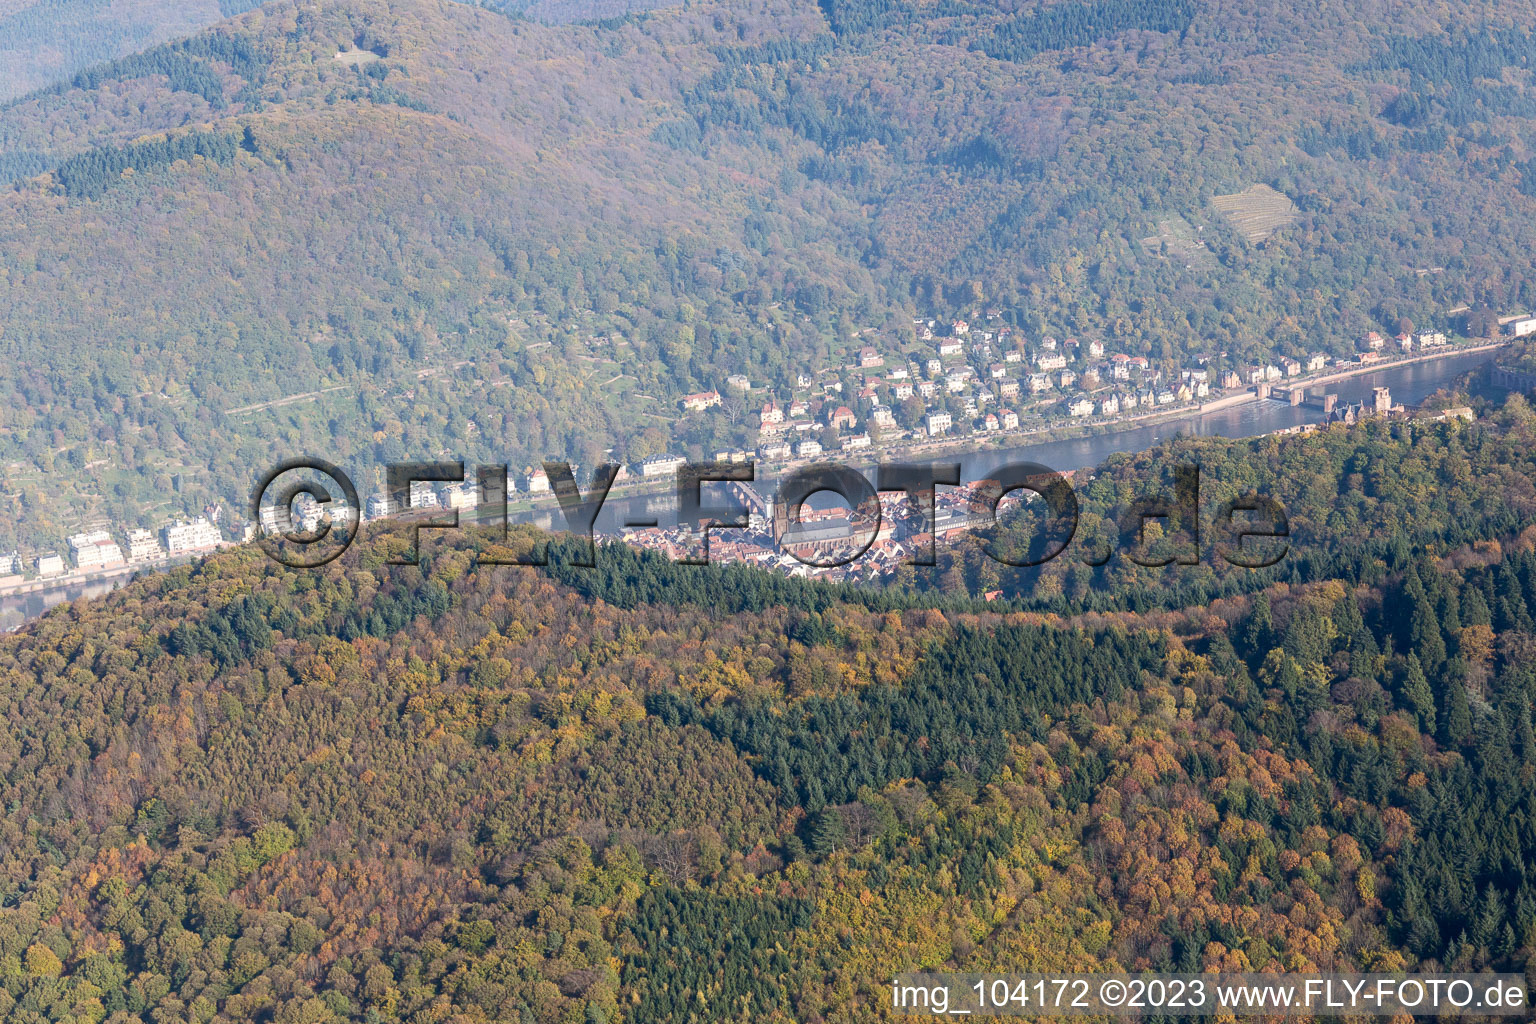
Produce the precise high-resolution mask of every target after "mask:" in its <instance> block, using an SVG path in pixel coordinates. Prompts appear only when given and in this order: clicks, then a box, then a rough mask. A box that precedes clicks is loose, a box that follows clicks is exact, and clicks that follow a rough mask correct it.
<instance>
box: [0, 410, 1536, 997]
mask: <svg viewBox="0 0 1536 1024" xmlns="http://www.w3.org/2000/svg"><path fill="white" fill-rule="evenodd" d="M1533 419H1536V417H1533V416H1532V415H1531V413H1530V410H1529V408H1528V407H1527V406H1525V404H1524V402H1523V400H1520V399H1512V400H1511V402H1510V403H1509V404H1508V405H1507V406H1505V408H1504V409H1502V410H1494V411H1491V412H1490V415H1488V416H1486V417H1485V418H1484V419H1483V420H1482V421H1480V422H1479V423H1478V424H1476V425H1473V426H1465V427H1454V426H1451V425H1445V429H1443V430H1430V431H1423V432H1401V433H1399V434H1397V435H1395V436H1391V437H1383V436H1381V435H1379V434H1376V433H1373V432H1372V431H1370V430H1368V429H1365V428H1355V429H1353V430H1350V431H1343V430H1340V431H1338V432H1337V440H1340V441H1344V442H1348V443H1353V444H1355V445H1357V446H1358V448H1359V450H1361V451H1371V452H1379V451H1380V450H1382V448H1383V446H1391V447H1392V448H1394V449H1395V450H1397V451H1398V452H1399V453H1400V454H1401V455H1402V456H1403V457H1404V461H1403V462H1402V463H1401V464H1399V466H1398V467H1397V468H1396V469H1395V470H1394V472H1395V473H1396V474H1397V475H1398V476H1402V477H1407V476H1409V475H1411V474H1413V473H1423V474H1425V476H1424V478H1423V479H1421V480H1405V485H1406V486H1413V485H1418V486H1425V487H1443V488H1450V487H1457V486H1462V487H1467V486H1474V487H1475V486H1480V484H1477V483H1474V482H1473V481H1471V480H1456V479H1445V478H1443V477H1441V476H1439V475H1438V471H1437V470H1435V469H1434V468H1433V467H1435V466H1437V465H1442V464H1443V463H1442V460H1441V457H1442V456H1444V455H1447V454H1452V453H1455V452H1459V451H1468V450H1470V451H1474V452H1481V453H1482V454H1481V455H1478V456H1476V457H1475V458H1474V459H1473V460H1472V461H1474V462H1476V463H1477V464H1478V466H1479V471H1478V473H1477V474H1476V477H1477V479H1478V480H1489V479H1492V478H1493V477H1495V476H1496V475H1498V473H1499V472H1500V463H1501V462H1502V466H1503V468H1504V470H1505V471H1507V472H1508V473H1510V474H1513V473H1515V472H1523V470H1517V466H1518V465H1520V464H1521V463H1520V460H1522V459H1524V458H1525V457H1526V454H1528V453H1529V451H1531V450H1532V446H1531V445H1530V444H1529V443H1528V440H1529V435H1530V433H1531V431H1532V424H1533ZM1483 435H1487V436H1486V437H1484V436H1483ZM1485 442H1492V443H1485ZM1225 444H1227V445H1230V446H1231V447H1232V449H1233V463H1234V464H1236V463H1237V462H1240V459H1239V458H1238V457H1239V456H1241V455H1242V454H1243V453H1244V452H1248V453H1249V454H1250V455H1251V454H1252V443H1250V442H1225ZM1164 457H1165V458H1167V459H1168V460H1169V462H1172V463H1176V462H1177V461H1178V460H1179V458H1180V453H1178V452H1177V451H1175V450H1170V451H1167V452H1165V453H1164ZM1270 457H1272V458H1273V459H1274V460H1275V464H1276V465H1277V466H1279V467H1285V466H1290V472H1291V473H1295V474H1299V473H1304V472H1306V467H1307V465H1308V464H1309V463H1310V461H1311V460H1312V459H1313V458H1314V455H1313V454H1312V453H1311V452H1310V451H1309V449H1308V447H1307V439H1304V438H1291V439H1284V440H1282V441H1281V442H1280V443H1279V446H1278V448H1277V449H1276V450H1275V451H1274V452H1273V453H1272V454H1271V456H1270ZM1507 479H1513V477H1512V476H1508V477H1507ZM1353 490H1355V488H1350V489H1347V490H1346V492H1345V493H1344V494H1341V495H1338V496H1336V497H1332V498H1327V499H1323V498H1321V497H1319V501H1320V504H1319V505H1318V506H1317V507H1315V508H1297V509H1295V512H1296V513H1297V514H1302V513H1305V514H1306V515H1307V516H1309V517H1311V518H1313V519H1316V520H1319V521H1321V520H1325V519H1329V518H1330V517H1335V518H1336V517H1337V516H1338V515H1339V513H1341V512H1343V511H1345V510H1347V509H1349V508H1350V507H1351V506H1353V505H1354V504H1355V502H1354V500H1353V498H1352V497H1351V494H1350V492H1351V491H1353ZM1313 493H1314V494H1315V495H1319V496H1320V495H1322V494H1323V493H1324V492H1322V491H1321V490H1315V491H1313ZM1533 516H1536V510H1532V509H1526V510H1524V511H1523V512H1521V513H1520V514H1519V515H1518V516H1517V517H1516V519H1515V520H1514V521H1513V522H1507V521H1506V520H1505V519H1504V517H1503V516H1502V514H1499V513H1495V514H1494V515H1492V516H1491V517H1490V518H1489V519H1488V520H1487V521H1485V522H1483V525H1482V530H1483V533H1484V534H1485V536H1483V537H1482V538H1481V539H1477V538H1476V532H1477V530H1478V528H1479V527H1478V526H1477V521H1475V520H1474V521H1472V522H1469V521H1467V520H1466V519H1465V518H1463V519H1462V520H1461V521H1458V522H1454V523H1453V522H1446V523H1445V524H1444V527H1445V532H1444V540H1441V541H1435V540H1434V539H1433V537H1432V535H1431V531H1430V530H1429V529H1428V524H1427V523H1422V524H1420V528H1418V529H1417V530H1416V531H1415V534H1414V537H1415V540H1414V542H1413V544H1412V545H1411V547H1410V551H1409V557H1408V558H1406V559H1404V560H1403V561H1401V562H1400V563H1394V564H1384V563H1383V564H1378V563H1379V562H1380V560H1379V559H1378V558H1377V557H1376V554H1375V553H1374V552H1372V551H1370V550H1367V549H1364V548H1363V547H1362V550H1361V559H1362V564H1360V565H1356V566H1344V565H1342V564H1341V570H1340V572H1338V573H1337V574H1335V575H1332V576H1322V575H1319V576H1315V577H1313V578H1309V579H1304V580H1296V581H1293V582H1290V583H1283V584H1282V583H1275V584H1273V585H1271V586H1268V587H1266V588H1265V589H1263V590H1262V591H1260V592H1257V593H1253V594H1248V595H1241V596H1237V597H1232V598H1227V599H1223V600H1221V601H1218V602H1215V603H1213V604H1211V605H1209V606H1206V607H1196V608H1180V607H1177V606H1173V607H1170V608H1166V609H1153V610H1149V611H1145V612H1136V611H1132V610H1129V609H1124V608H1123V609H1121V610H1120V611H1118V612H1116V613H1115V614H1114V615H1106V614H1103V613H1099V614H1097V615H1079V616H1076V617H1075V618H1074V619H1073V620H1072V621H1068V620H1067V619H1066V618H1064V617H1062V616H1060V615H1055V614H1050V613H1042V612H1026V611H1019V610H1016V609H1014V610H1003V611H998V610H996V608H995V607H988V606H987V605H986V603H985V602H981V601H975V602H972V601H971V600H970V599H968V598H965V597H963V596H956V597H952V598H940V597H938V596H936V595H935V596H924V595H920V594H913V593H910V592H868V591H858V590H853V589H849V588H838V587H830V586H825V585H822V584H817V583H814V582H810V581H804V580H785V579H782V578H778V577H774V576H771V575H768V574H766V573H762V572H759V571H756V570H752V569H746V568H742V567H699V566H686V565H679V564H676V563H671V562H668V561H666V560H665V559H661V558H659V557H656V556H654V555H650V554H639V553H633V552H630V553H626V550H627V549H622V548H613V549H606V550H603V551H601V552H600V553H599V564H598V566H597V567H596V568H595V569H591V570H580V569H576V568H575V567H573V566H572V565H571V561H570V554H571V552H570V551H569V550H567V549H566V548H564V547H562V546H561V543H560V542H557V544H556V546H555V549H554V550H553V551H552V552H551V554H552V556H553V557H552V558H551V559H550V562H551V564H550V566H549V567H548V568H546V569H528V568H510V567H502V568H495V567H492V566H490V565H486V564H481V558H482V556H484V557H505V556H506V555H508V554H513V553H521V554H526V553H527V552H528V549H529V547H530V546H531V545H533V544H535V543H537V542H540V541H541V540H543V539H544V538H542V537H541V536H540V535H536V534H533V533H531V532H524V531H518V532H515V533H514V535H513V536H512V537H511V538H510V540H509V542H508V543H507V544H506V545H504V547H509V548H511V549H512V550H510V551H507V550H496V548H497V545H495V544H492V540H493V538H488V537H477V536H474V535H472V534H470V533H467V532H465V533H458V534H445V535H440V536H436V537H435V538H433V539H432V540H431V541H430V542H428V543H425V544H424V547H423V559H422V563H421V564H420V565H419V566H415V567H411V566H399V565H391V564H388V560H389V559H391V558H394V557H398V556H399V555H401V554H402V553H404V552H405V551H406V550H407V548H408V545H409V544H410V543H411V542H410V539H409V537H408V536H407V535H406V534H404V533H403V532H402V533H397V534H389V533H376V534H373V535H370V536H369V537H366V538H364V539H363V540H361V541H359V543H358V544H357V545H355V546H354V548H353V549H352V550H351V551H349V552H348V553H347V554H346V555H345V556H343V558H342V559H340V560H338V561H337V562H334V563H332V564H330V565H328V566H326V567H324V568H322V569H319V570H291V569H286V568H283V567H281V566H277V565H276V564H274V563H272V562H270V561H269V560H267V559H266V558H265V556H264V555H262V553H261V552H260V551H259V550H257V549H255V548H246V549H239V550H235V551H231V552H227V553H223V554H219V555H216V556H213V557H211V558H208V559H206V560H204V561H202V562H200V563H198V564H197V565H194V566H188V567H183V568H180V569H177V570H174V571H172V572H170V573H167V574H161V575H155V576H150V577H146V578H143V579H140V580H137V581H135V582H133V583H132V584H130V585H128V586H127V587H125V588H124V589H122V590H121V591H119V592H117V593H114V594H112V595H110V596H109V597H107V598H104V599H101V600H94V601H82V602H77V603H75V604H72V605H69V606H66V607H62V608H59V609H56V610H54V611H53V612H51V613H50V614H48V615H46V616H45V617H44V618H43V619H41V620H39V621H37V622H35V623H32V624H30V625H29V626H27V627H26V628H25V629H23V630H22V631H20V632H18V633H16V634H12V635H9V636H6V637H4V638H0V701H3V702H4V710H3V714H0V773H3V774H0V790H3V792H0V798H3V799H4V802H5V806H6V808H7V814H6V817H5V819H4V821H3V822H0V888H3V891H4V894H5V899H6V903H7V905H8V906H9V907H10V908H11V909H10V910H9V911H8V913H7V914H6V915H5V916H4V918H3V919H0V1004H3V1005H0V1012H3V1014H4V1016H5V1017H6V1019H8V1020H17V1021H29V1022H30V1021H45V1020H47V1021H65V1020H67V1021H93V1022H94V1021H101V1020H108V1021H112V1022H113V1024H118V1022H125V1021H128V1020H133V1019H152V1020H162V1019H164V1020H192V1019H195V1020H199V1021H241V1020H253V1021H255V1020H274V1021H284V1022H289V1021H306V1022H328V1021H340V1020H355V1021H371V1022H377V1021H391V1020H440V1021H455V1022H473V1021H551V1022H555V1021H561V1022H564V1021H583V1020H588V1021H598V1020H601V1021H615V1022H616V1021H648V1022H649V1021H655V1022H660V1021H679V1020H681V1021H688V1020H695V1021H700V1022H703V1021H721V1020H741V1021H746V1020H754V1021H755V1020H782V1021H790V1020H797V1021H798V1020H818V1019H826V1020H830V1019H842V1018H850V1017H852V1018H858V1019H880V1018H882V1017H883V1016H884V1015H885V1011H884V1010H882V1009H881V1007H882V1005H883V993H884V986H885V982H886V981H887V979H888V978H889V977H890V976H891V975H892V974H894V973H897V972H900V971H906V970H912V969H921V968H943V969H951V970H964V971H1023V970H1051V971H1064V970H1091V969H1132V970H1146V969H1179V970H1185V971H1198V970H1204V969H1224V970H1247V969H1264V968H1273V969H1281V970H1291V971H1302V970H1341V971H1353V970H1386V971H1390V970H1396V969H1399V968H1415V969H1436V968H1445V969H1456V970H1464V969H1479V968H1483V967H1493V968H1498V969H1505V970H1514V971H1520V970H1527V971H1528V970H1529V968H1530V961H1531V954H1532V951H1533V950H1536V890H1533V885H1532V880H1531V876H1530V868H1529V867H1528V865H1529V864H1530V863H1531V858H1532V854H1533V852H1536V851H1533V850H1532V836H1533V835H1536V829H1533V828H1532V807H1531V792H1532V789H1531V786H1530V784H1529V783H1530V778H1531V774H1532V772H1533V771H1536V738H1533V735H1532V719H1531V702H1532V699H1533V697H1536V676H1533V674H1532V670H1531V664H1532V659H1531V657H1530V652H1531V650H1532V645H1533V643H1536V545H1533V543H1532V538H1533V530H1532V527H1533V525H1536V523H1533ZM1511 528H1512V529H1511ZM1361 529H1362V530H1371V529H1374V527H1372V526H1370V525H1369V524H1364V525H1362V526H1361ZM1402 543H1403V544H1404V545H1405V546H1408V542H1407V540H1406V537H1403V538H1402ZM1346 570H1347V571H1346ZM1177 571H1179V570H1177V569H1172V570H1169V572H1177ZM721 609H728V610H729V611H730V612H731V614H730V615H729V616H726V617H722V616H721V615H720V614H719V612H720V610H721Z"/></svg>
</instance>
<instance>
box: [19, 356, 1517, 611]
mask: <svg viewBox="0 0 1536 1024" xmlns="http://www.w3.org/2000/svg"><path fill="white" fill-rule="evenodd" d="M1495 355H1496V353H1495V352H1492V351H1488V352H1474V353H1465V354H1461V355H1449V356H1446V357H1445V358H1443V359H1435V360H1428V361H1425V362H1421V363H1409V364H1407V365H1403V366H1389V367H1386V368H1384V369H1381V370H1376V371H1374V372H1372V373H1366V374H1361V375H1359V376H1357V377H1348V378H1346V379H1344V380H1340V381H1336V382H1334V383H1333V384H1330V385H1329V386H1328V390H1329V391H1331V392H1333V393H1334V394H1337V395H1338V396H1339V401H1340V403H1346V402H1358V401H1363V400H1369V399H1370V398H1371V392H1372V389H1373V388H1377V387H1387V388H1391V389H1392V400H1393V402H1394V403H1395V404H1398V405H1410V406H1411V405H1417V404H1418V403H1419V402H1422V401H1423V400H1424V399H1425V398H1427V397H1428V396H1430V395H1432V394H1434V393H1435V392H1436V391H1438V390H1440V389H1441V388H1442V387H1446V386H1447V385H1449V384H1451V383H1453V382H1454V381H1455V380H1456V378H1458V377H1460V376H1462V375H1463V374H1465V373H1467V372H1469V371H1471V370H1474V369H1476V368H1477V367H1479V366H1481V365H1482V364H1484V363H1486V362H1488V361H1489V360H1491V359H1493V358H1494V356H1495ZM1322 418H1323V413H1322V410H1321V409H1316V408H1310V407H1307V406H1294V407H1293V406H1290V405H1287V404H1285V403H1283V402H1278V401H1273V400H1264V401H1256V402H1248V403H1245V404H1243V405H1237V406H1231V407H1229V408H1226V409H1222V410H1219V411H1217V412H1209V413H1204V414H1197V415H1193V416H1187V417H1182V418H1179V419H1170V420H1164V421H1163V422H1160V423H1156V424H1151V425H1148V426H1142V427H1133V428H1130V429H1127V430H1120V431H1115V432H1112V433H1105V434H1098V435H1095V436H1092V437H1080V438H1073V439H1071V440H1066V441H1046V442H1041V443H1038V444H1027V445H1019V446H1016V447H999V448H992V447H989V448H986V449H984V450H980V451H973V452H956V453H946V454H943V455H939V456H933V458H935V459H938V460H955V459H958V460H959V461H960V464H961V467H962V472H963V478H964V479H965V480H968V481H969V480H976V479H979V478H982V477H984V476H985V475H986V474H987V473H989V472H991V471H992V470H994V469H996V468H997V467H998V466H1002V465H1006V464H1008V463H1014V462H1036V463H1040V464H1042V465H1046V466H1049V467H1051V468H1052V469H1059V470H1071V469H1080V468H1083V467H1085V466H1095V465H1098V464H1099V463H1100V462H1103V461H1104V460H1105V459H1106V458H1108V457H1109V456H1111V455H1114V454H1115V453H1117V452H1136V451H1142V450H1144V449H1147V448H1151V447H1152V446H1154V445H1156V444H1157V443H1158V442H1160V441H1163V440H1165V439H1167V438H1169V437H1173V436H1175V435H1178V434H1186V435H1208V436H1220V437H1254V436H1257V435H1259V434H1268V433H1271V432H1273V431H1276V430H1282V429H1284V428H1286V427H1294V426H1298V425H1300V424H1303V423H1318V422H1321V420H1322ZM755 486H756V488H757V490H758V491H759V492H760V493H762V494H764V495H768V494H771V493H772V491H773V488H774V486H775V483H774V481H773V480H772V479H769V478H765V479H763V480H760V481H758V482H757V483H756V484H755ZM817 499H824V500H825V501H826V503H830V502H835V501H837V500H838V499H836V498H832V497H831V496H829V495H825V494H822V495H817V496H815V497H814V498H813V499H812V501H811V502H810V503H809V504H810V505H812V506H817V505H819V504H822V502H820V501H818V500H817ZM706 500H709V499H708V497H706ZM650 517H654V518H656V519H657V520H659V521H660V524H661V525H662V526H668V525H670V524H672V523H675V521H676V500H675V499H674V498H672V497H671V496H670V495H651V496H638V497H633V498H624V499H617V498H616V499H614V500H612V501H610V502H607V503H606V504H604V506H603V510H602V513H601V514H600V515H599V517H598V524H597V525H598V529H599V530H600V531H602V532H604V533H616V532H618V531H619V530H620V529H621V527H622V526H623V524H624V523H625V522H626V521H631V522H632V521H635V520H639V519H646V518H650ZM516 518H518V519H519V520H520V521H523V522H531V523H534V524H535V525H537V526H540V527H542V528H544V529H560V528H563V527H564V525H565V524H564V519H563V517H561V516H560V515H559V514H558V513H557V512H551V511H541V512H534V513H524V514H523V515H521V516H518V517H516ZM120 582H121V580H120V579H118V580H103V581H94V582H93V581H85V582H81V581H76V582H73V583H68V584H64V585H61V586H59V587H57V588H55V589H52V590H46V591H41V592H38V593H32V594H22V595H16V596H12V597H4V598H0V630H9V629H15V628H16V627H17V626H19V625H20V624H21V623H23V622H25V621H26V620H28V619H32V618H36V617H37V616H39V615H41V614H43V613H44V612H45V611H47V610H48V609H49V608H52V607H53V606H54V605H57V604H59V603H61V602H64V601H72V600H75V599H76V598H80V597H97V596H100V595H101V594H104V593H106V592H108V591H110V590H111V589H113V587H114V586H116V585H117V584H118V583H120Z"/></svg>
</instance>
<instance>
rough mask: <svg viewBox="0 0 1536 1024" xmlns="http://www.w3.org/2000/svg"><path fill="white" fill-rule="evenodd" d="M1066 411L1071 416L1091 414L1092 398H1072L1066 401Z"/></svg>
mask: <svg viewBox="0 0 1536 1024" xmlns="http://www.w3.org/2000/svg"><path fill="white" fill-rule="evenodd" d="M1067 412H1069V413H1071V414H1072V415H1073V416H1092V415H1093V400H1092V399H1090V398H1074V399H1073V400H1072V401H1070V402H1068V403H1067Z"/></svg>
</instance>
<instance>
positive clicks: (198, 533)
mask: <svg viewBox="0 0 1536 1024" xmlns="http://www.w3.org/2000/svg"><path fill="white" fill-rule="evenodd" d="M429 493H430V492H429ZM434 497H436V495H434ZM164 535H165V550H166V551H167V552H169V553H170V554H171V555H172V556H175V555H185V554H191V553H193V552H197V551H212V550H213V549H214V548H216V547H218V546H219V541H220V540H221V539H222V538H221V537H220V536H219V528H218V527H217V526H214V525H213V524H212V523H210V522H209V521H208V520H206V519H204V518H203V517H202V516H198V517H197V518H196V519H194V520H192V521H191V522H175V523H172V524H171V525H169V526H167V527H166V528H165V531H164Z"/></svg>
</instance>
